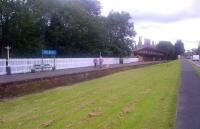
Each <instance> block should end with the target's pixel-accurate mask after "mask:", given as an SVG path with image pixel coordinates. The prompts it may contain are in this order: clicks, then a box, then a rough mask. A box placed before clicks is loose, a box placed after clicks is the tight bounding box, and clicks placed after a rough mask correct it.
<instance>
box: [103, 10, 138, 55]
mask: <svg viewBox="0 0 200 129" xmlns="http://www.w3.org/2000/svg"><path fill="white" fill-rule="evenodd" d="M130 20H131V17H130V15H129V13H127V12H121V13H119V12H113V11H111V12H110V14H109V15H108V18H107V26H106V27H107V38H108V46H109V47H110V49H111V50H112V51H113V52H114V55H116V56H128V55H130V54H131V52H132V49H133V42H134V41H133V40H132V39H131V37H134V36H135V35H136V33H135V31H134V24H133V22H130Z"/></svg>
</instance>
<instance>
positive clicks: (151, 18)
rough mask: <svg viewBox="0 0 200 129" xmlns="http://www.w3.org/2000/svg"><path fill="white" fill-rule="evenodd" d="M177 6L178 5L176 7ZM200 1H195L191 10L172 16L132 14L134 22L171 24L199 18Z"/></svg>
mask: <svg viewBox="0 0 200 129" xmlns="http://www.w3.org/2000/svg"><path fill="white" fill-rule="evenodd" d="M177 6H178V5H177ZM199 6H200V1H199V0H195V4H194V5H193V7H192V8H191V10H189V11H187V10H185V11H182V12H179V13H174V14H173V15H161V14H156V13H140V12H137V13H134V12H133V13H132V17H133V20H134V21H145V22H147V21H148V22H159V23H171V22H176V21H181V20H185V19H190V18H200V13H199V12H200V7H199Z"/></svg>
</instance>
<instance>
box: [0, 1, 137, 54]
mask: <svg viewBox="0 0 200 129" xmlns="http://www.w3.org/2000/svg"><path fill="white" fill-rule="evenodd" d="M134 36H135V31H134V25H133V22H131V17H130V15H129V14H128V13H126V12H122V13H118V12H111V13H110V14H109V16H108V17H104V16H101V4H100V2H99V1H97V0H1V1H0V43H1V45H0V47H1V49H0V50H1V56H2V57H5V54H4V53H3V52H5V50H4V47H5V46H6V45H10V46H11V47H12V51H11V53H12V56H14V57H38V56H40V50H41V49H42V48H46V49H57V50H58V54H59V55H58V56H64V57H71V56H76V57H81V56H82V57H86V56H97V55H99V53H100V52H101V53H102V54H103V56H127V55H130V53H131V52H132V48H133V40H132V38H133V37H134Z"/></svg>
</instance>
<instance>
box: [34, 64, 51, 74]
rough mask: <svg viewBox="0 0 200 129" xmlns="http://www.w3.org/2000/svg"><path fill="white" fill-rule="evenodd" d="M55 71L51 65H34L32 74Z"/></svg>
mask: <svg viewBox="0 0 200 129" xmlns="http://www.w3.org/2000/svg"><path fill="white" fill-rule="evenodd" d="M50 70H54V67H53V66H51V65H50V64H37V65H33V68H32V69H31V72H32V73H34V72H40V71H50Z"/></svg>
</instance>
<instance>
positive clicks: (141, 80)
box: [0, 61, 180, 129]
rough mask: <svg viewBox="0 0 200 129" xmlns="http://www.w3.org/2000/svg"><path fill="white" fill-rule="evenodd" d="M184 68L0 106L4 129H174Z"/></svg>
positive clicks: (109, 79)
mask: <svg viewBox="0 0 200 129" xmlns="http://www.w3.org/2000/svg"><path fill="white" fill-rule="evenodd" d="M179 81H180V62H179V61H174V62H170V63H166V64H161V65H155V66H150V67H145V68H140V69H133V70H129V71H125V72H120V73H116V74H113V75H110V76H106V77H103V78H100V79H95V80H92V81H87V82H83V83H79V84H76V85H73V86H70V87H69V86H68V87H61V88H57V89H53V90H48V91H46V92H42V93H37V94H33V95H28V96H25V97H20V98H16V99H12V100H8V101H6V102H0V129H42V128H48V129H172V128H173V125H174V121H175V116H176V105H177V96H178V89H179Z"/></svg>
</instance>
